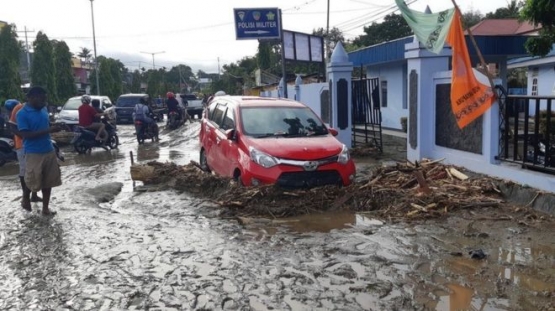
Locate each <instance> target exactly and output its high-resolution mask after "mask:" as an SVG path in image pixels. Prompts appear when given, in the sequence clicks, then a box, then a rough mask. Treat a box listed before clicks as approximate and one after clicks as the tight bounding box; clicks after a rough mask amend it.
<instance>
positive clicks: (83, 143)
mask: <svg viewBox="0 0 555 311" xmlns="http://www.w3.org/2000/svg"><path fill="white" fill-rule="evenodd" d="M110 109H111V108H110ZM101 120H102V123H104V125H105V127H106V128H105V129H106V132H107V133H108V140H107V141H106V142H99V141H97V140H96V133H95V132H93V131H90V130H87V129H85V128H84V127H81V126H75V127H74V132H73V133H74V134H73V139H72V140H71V144H72V145H73V148H74V149H75V151H76V152H77V153H79V154H85V153H88V152H90V151H91V150H92V148H102V149H104V150H106V151H108V150H112V149H117V148H118V145H119V137H118V134H117V127H116V125H115V124H114V123H112V122H111V121H110V120H107V119H106V118H105V117H102V119H101ZM108 148H110V149H108Z"/></svg>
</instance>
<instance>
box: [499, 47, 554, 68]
mask: <svg viewBox="0 0 555 311" xmlns="http://www.w3.org/2000/svg"><path fill="white" fill-rule="evenodd" d="M553 63H555V44H554V45H552V46H551V51H550V52H549V53H548V54H547V55H545V56H544V57H540V56H526V57H518V58H513V59H509V60H508V61H507V65H508V68H509V69H511V68H519V67H528V66H538V65H545V64H553Z"/></svg>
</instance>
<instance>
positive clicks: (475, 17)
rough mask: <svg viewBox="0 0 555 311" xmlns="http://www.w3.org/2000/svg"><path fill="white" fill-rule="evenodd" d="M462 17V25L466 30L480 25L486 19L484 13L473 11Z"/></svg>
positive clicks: (465, 13)
mask: <svg viewBox="0 0 555 311" xmlns="http://www.w3.org/2000/svg"><path fill="white" fill-rule="evenodd" d="M461 17H462V24H463V27H464V28H465V29H467V28H470V27H472V26H474V25H476V24H478V23H479V22H480V21H482V19H483V18H484V16H483V15H482V13H480V11H473V10H470V11H468V12H464V13H463V14H462V16H461Z"/></svg>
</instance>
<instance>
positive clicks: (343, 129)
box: [327, 42, 353, 148]
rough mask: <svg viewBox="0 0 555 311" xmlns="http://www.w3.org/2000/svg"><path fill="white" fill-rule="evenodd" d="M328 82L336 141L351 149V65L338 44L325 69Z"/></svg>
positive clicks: (332, 124) (341, 46) (339, 43)
mask: <svg viewBox="0 0 555 311" xmlns="http://www.w3.org/2000/svg"><path fill="white" fill-rule="evenodd" d="M327 73H328V82H329V85H330V97H331V100H330V102H331V116H332V118H331V124H330V126H331V127H333V128H335V129H336V130H337V131H338V132H339V134H338V135H337V139H338V140H339V141H341V142H342V143H344V144H345V145H346V146H347V147H349V148H350V147H352V145H353V144H352V139H353V135H352V123H353V122H352V115H351V114H352V107H353V105H352V87H351V75H352V73H353V63H351V62H349V56H348V55H347V52H346V51H345V49H344V48H343V45H342V44H341V42H338V43H337V45H336V46H335V49H334V50H333V53H332V54H331V57H330V62H329V64H328V67H327Z"/></svg>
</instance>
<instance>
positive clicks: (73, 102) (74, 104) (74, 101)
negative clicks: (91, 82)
mask: <svg viewBox="0 0 555 311" xmlns="http://www.w3.org/2000/svg"><path fill="white" fill-rule="evenodd" d="M79 106H81V98H70V99H68V101H67V102H66V104H65V105H64V110H77V109H79Z"/></svg>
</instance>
